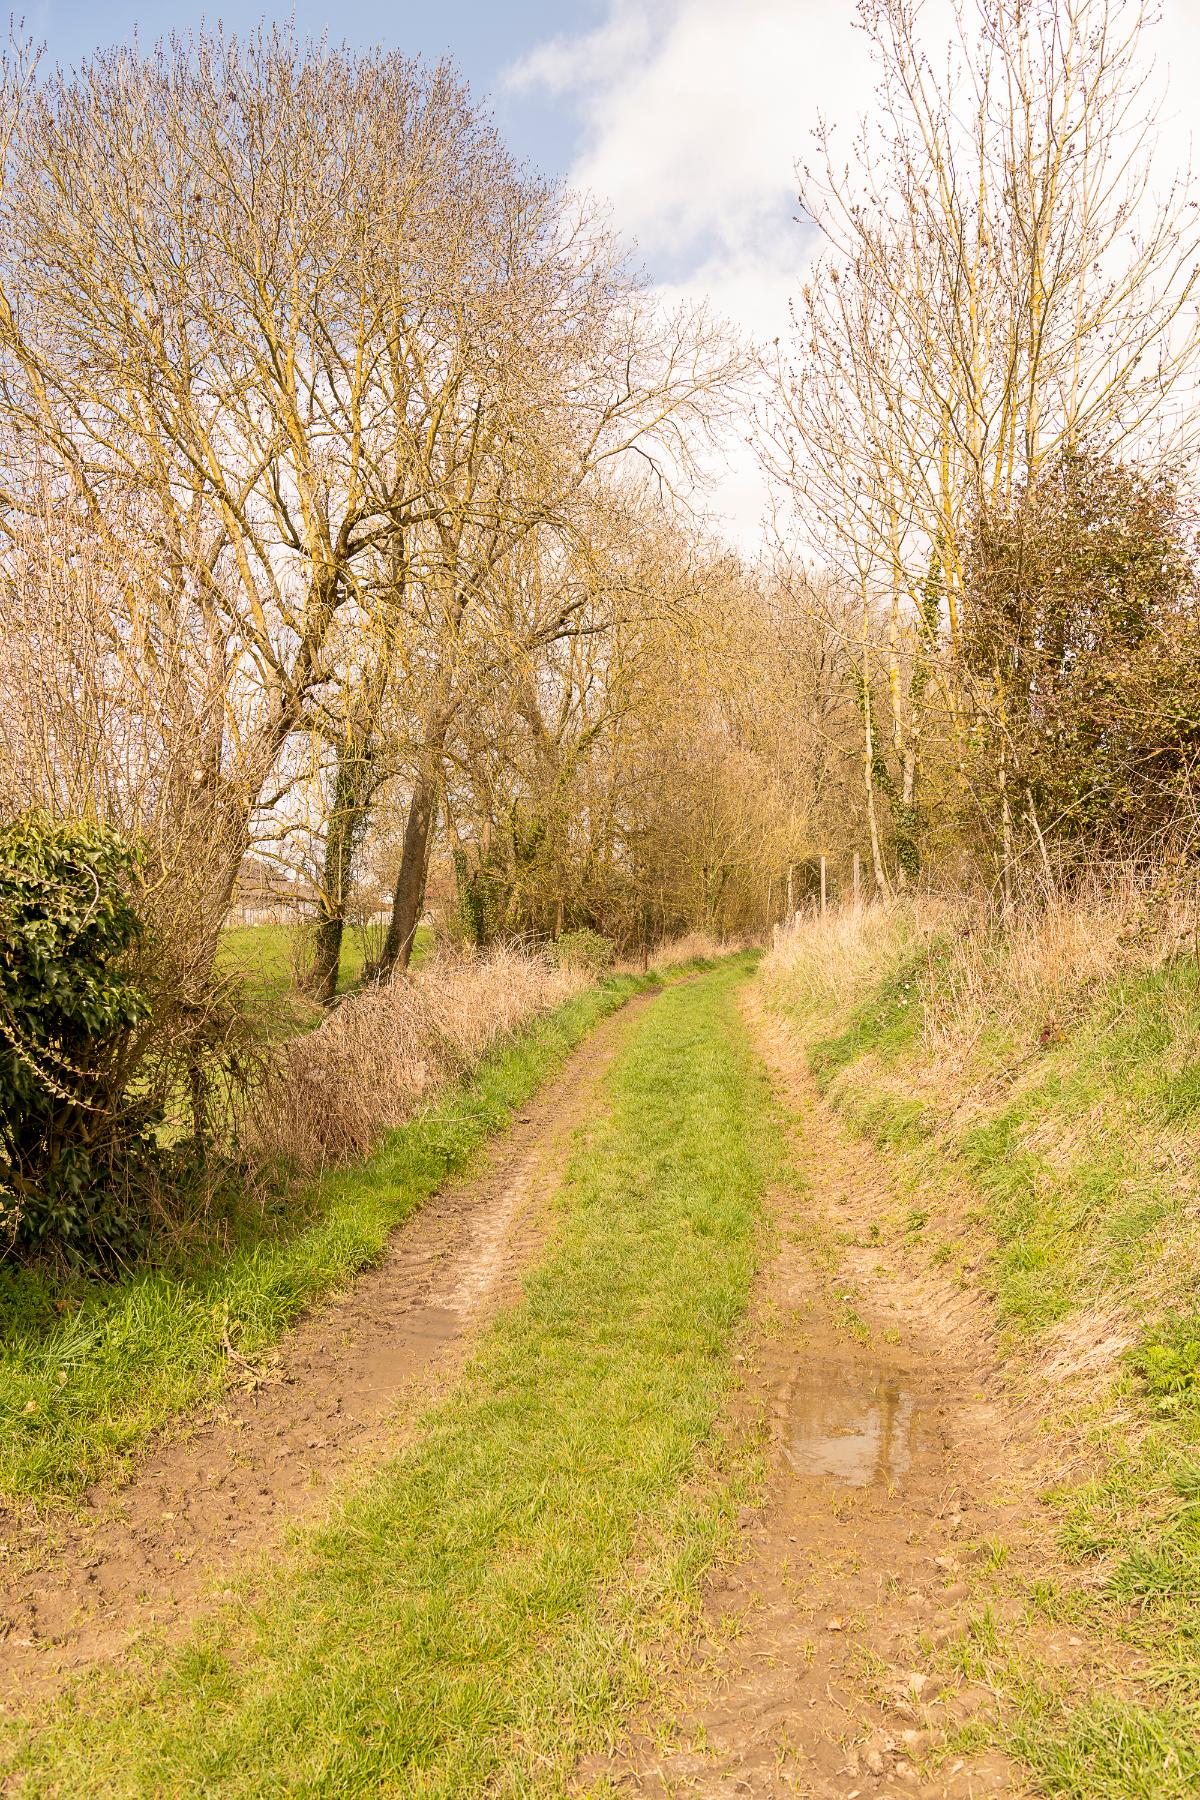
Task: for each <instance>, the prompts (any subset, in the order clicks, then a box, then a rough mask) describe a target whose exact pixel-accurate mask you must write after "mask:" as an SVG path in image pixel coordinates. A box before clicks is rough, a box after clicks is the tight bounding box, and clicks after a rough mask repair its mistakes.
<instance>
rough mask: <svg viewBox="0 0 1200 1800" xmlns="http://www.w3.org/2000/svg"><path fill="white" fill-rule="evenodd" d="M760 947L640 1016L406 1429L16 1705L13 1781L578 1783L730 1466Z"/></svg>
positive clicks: (754, 1181) (625, 1702) (506, 1789)
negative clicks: (724, 1453) (206, 1610)
mask: <svg viewBox="0 0 1200 1800" xmlns="http://www.w3.org/2000/svg"><path fill="white" fill-rule="evenodd" d="M747 967H748V965H747V963H746V961H745V959H742V960H741V961H739V962H738V963H736V964H731V965H728V966H725V967H723V968H720V969H718V970H717V971H716V972H714V973H712V974H709V975H705V976H703V977H700V978H699V979H697V980H694V981H691V982H688V983H684V984H680V985H677V986H673V987H670V988H668V989H667V990H666V991H665V992H664V993H663V995H662V996H661V998H659V999H658V1000H657V1001H656V1003H655V1005H654V1006H653V1008H652V1009H651V1010H650V1011H649V1012H648V1013H647V1014H646V1015H644V1016H643V1017H642V1018H641V1019H639V1020H638V1021H637V1023H636V1025H635V1026H633V1027H631V1031H630V1036H629V1038H628V1040H627V1042H626V1045H625V1047H624V1049H623V1052H622V1053H621V1054H620V1055H619V1057H618V1060H617V1062H616V1064H615V1065H614V1067H613V1069H612V1071H611V1073H610V1076H609V1079H608V1081H607V1084H606V1087H607V1101H608V1109H607V1111H603V1112H601V1114H600V1115H599V1117H598V1118H597V1119H596V1121H595V1123H594V1125H593V1126H592V1127H591V1128H590V1130H589V1131H588V1132H587V1134H586V1136H585V1138H584V1141H583V1142H582V1143H581V1145H580V1146H579V1148H578V1150H577V1153H576V1154H575V1155H574V1157H573V1160H572V1162H571V1165H570V1168H569V1171H568V1173H567V1176H566V1180H565V1182H564V1186H563V1189H562V1192H561V1195H560V1199H559V1204H558V1221H557V1226H556V1229H555V1232H554V1234H553V1237H552V1240H551V1245H550V1248H549V1250H548V1251H547V1253H546V1255H545V1259H544V1261H543V1262H542V1264H541V1265H540V1266H539V1267H538V1268H537V1269H535V1270H534V1272H533V1273H532V1274H531V1275H530V1276H529V1278H528V1279H527V1282H526V1286H525V1291H524V1295H523V1297H522V1299H521V1300H520V1301H519V1302H518V1303H517V1304H515V1305H514V1306H513V1307H511V1308H510V1309H509V1310H508V1311H506V1312H505V1313H503V1314H501V1316H500V1318H499V1319H498V1320H497V1321H496V1323H495V1324H494V1325H493V1326H492V1328H491V1329H490V1331H489V1332H488V1333H487V1335H486V1337H485V1339H484V1340H483V1342H482V1344H481V1347H480V1349H479V1350H478V1353H477V1355H476V1356H475V1358H474V1360H473V1362H472V1363H471V1365H470V1366H469V1368H468V1369H467V1371H466V1372H465V1374H464V1377H463V1378H462V1380H461V1382H460V1384H459V1386H458V1387H457V1389H456V1390H455V1391H454V1393H453V1394H452V1395H451V1397H450V1398H449V1400H448V1401H447V1402H446V1403H445V1404H444V1405H443V1406H442V1407H441V1408H440V1409H438V1410H437V1411H435V1412H434V1413H433V1414H432V1416H431V1417H430V1418H429V1419H428V1420H427V1421H426V1424H425V1428H424V1431H423V1434H422V1435H421V1437H420V1438H419V1439H418V1440H417V1442H416V1443H415V1445H414V1446H413V1447H412V1449H411V1450H410V1451H409V1452H408V1453H407V1454H405V1455H404V1456H402V1457H401V1458H399V1459H398V1460H396V1461H395V1462H393V1463H391V1464H389V1465H387V1466H386V1467H384V1468H383V1469H381V1470H380V1471H379V1472H378V1473H377V1474H376V1475H375V1476H374V1477H373V1478H372V1479H371V1481H370V1482H369V1484H368V1485H367V1486H366V1487H365V1488H364V1489H362V1490H361V1491H359V1492H358V1493H356V1494H355V1495H353V1496H352V1497H350V1498H349V1499H347V1500H346V1501H345V1503H344V1504H343V1505H342V1507H341V1508H340V1510H339V1511H338V1512H337V1513H336V1514H335V1516H334V1517H333V1519H332V1520H331V1522H330V1523H329V1524H328V1526H327V1527H326V1528H325V1529H323V1530H322V1531H321V1532H320V1533H319V1534H318V1535H316V1536H315V1537H311V1538H308V1539H305V1540H303V1541H302V1542H301V1543H300V1545H299V1546H298V1548H297V1549H296V1551H295V1555H294V1561H293V1564H292V1566H290V1567H288V1568H286V1569H285V1570H284V1571H282V1572H276V1573H274V1574H270V1575H268V1576H266V1577H265V1578H264V1585H263V1586H262V1588H261V1589H260V1590H259V1591H258V1592H257V1593H252V1592H251V1593H247V1594H245V1595H244V1596H243V1602H244V1603H243V1606H242V1607H240V1608H239V1607H233V1606H231V1607H225V1608H222V1609H221V1614H220V1617H219V1618H218V1619H217V1620H214V1621H213V1622H211V1623H209V1624H208V1625H206V1626H205V1628H204V1629H203V1630H201V1631H200V1632H199V1633H198V1634H197V1635H196V1636H195V1637H194V1638H193V1639H192V1641H191V1642H189V1643H188V1644H187V1645H186V1647H185V1648H184V1649H183V1650H182V1651H180V1652H178V1653H176V1654H174V1655H172V1656H171V1657H170V1659H169V1660H167V1661H166V1662H165V1664H164V1663H163V1662H162V1660H161V1659H155V1658H153V1657H149V1658H147V1661H146V1666H145V1669H144V1671H143V1672H142V1673H140V1674H139V1673H129V1672H126V1673H124V1674H121V1673H119V1672H113V1673H110V1674H109V1675H107V1676H105V1677H102V1678H100V1679H99V1680H96V1681H93V1682H92V1683H91V1684H89V1685H87V1686H85V1687H84V1688H83V1690H82V1691H81V1692H80V1693H78V1694H77V1695H76V1696H73V1697H72V1698H70V1699H68V1700H66V1701H65V1702H61V1703H59V1704H58V1705H57V1706H55V1707H53V1708H52V1709H50V1710H49V1712H48V1713H47V1714H45V1715H43V1717H42V1718H41V1720H40V1721H39V1722H37V1723H36V1724H34V1725H29V1724H26V1725H24V1726H18V1727H17V1728H16V1730H15V1733H14V1739H13V1742H12V1745H11V1749H10V1752H9V1759H8V1770H9V1773H10V1775H11V1777H12V1778H13V1779H14V1780H15V1781H19V1782H23V1783H24V1784H25V1785H24V1789H23V1791H26V1792H29V1793H31V1794H42V1793H50V1792H53V1793H71V1794H81V1795H88V1794H104V1795H126V1794H138V1795H140V1794H148V1793H156V1792H161V1793H164V1794H167V1793H169V1794H222V1795H246V1796H251V1795H253V1796H260V1795H275V1794H278V1795H284V1794H286V1795H318V1794H322V1795H334V1794H336V1795H342V1794H379V1793H390V1794H403V1795H413V1796H417V1795H419V1796H423V1797H425V1800H433V1797H435V1796H437V1797H443V1800H451V1797H454V1800H462V1797H465V1796H467V1795H471V1794H482V1793H485V1792H486V1793H488V1794H490V1795H493V1796H508V1795H511V1796H517V1795H521V1796H532V1795H538V1794H545V1795H550V1794H556V1795H561V1794H564V1793H565V1792H566V1791H567V1784H568V1779H569V1775H570V1771H571V1769H572V1767H573V1765H574V1763H575V1760H576V1758H577V1756H578V1755H579V1753H580V1752H581V1751H584V1750H586V1749H587V1748H589V1747H594V1746H597V1745H599V1744H600V1743H602V1742H603V1741H605V1739H606V1735H607V1734H608V1733H609V1732H611V1731H612V1729H614V1727H615V1725H616V1724H617V1723H618V1722H619V1719H620V1717H621V1715H622V1714H623V1712H624V1711H625V1709H627V1708H628V1707H629V1706H630V1705H631V1704H632V1703H633V1702H634V1701H636V1700H637V1699H638V1698H639V1697H641V1696H644V1695H645V1694H646V1693H647V1692H648V1690H649V1689H650V1687H651V1685H652V1680H653V1668H654V1653H653V1650H652V1648H651V1646H652V1645H653V1643H654V1642H655V1641H657V1640H660V1639H661V1634H662V1633H663V1632H664V1631H666V1632H668V1633H669V1632H670V1631H671V1630H672V1628H673V1627H675V1626H676V1625H682V1624H686V1622H687V1621H689V1620H691V1619H693V1618H694V1617H695V1609H696V1605H697V1595H698V1587H699V1582H700V1578H701V1575H702V1573H703V1571H704V1570H705V1569H706V1567H707V1566H709V1564H710V1561H711V1558H712V1556H713V1554H714V1552H715V1550H716V1549H717V1548H718V1547H719V1546H720V1545H721V1544H722V1543H723V1542H725V1541H727V1540H728V1538H729V1536H730V1535H731V1532H732V1528H733V1520H734V1516H735V1508H736V1506H737V1504H738V1501H739V1498H740V1497H742V1494H743V1492H744V1490H743V1489H741V1488H740V1487H739V1481H738V1477H737V1470H738V1468H739V1467H740V1466H741V1465H740V1464H738V1463H737V1461H736V1459H732V1460H725V1461H720V1467H719V1470H716V1471H714V1470H713V1469H712V1468H711V1467H710V1465H711V1463H712V1459H713V1457H714V1454H718V1460H720V1458H719V1452H717V1450H716V1446H717V1445H718V1444H719V1442H720V1440H719V1437H716V1436H715V1434H716V1427H717V1422H718V1419H719V1415H720V1412H721V1407H722V1403H723V1400H724V1398H725V1396H726V1394H727V1391H728V1389H729V1386H730V1382H731V1379H732V1377H731V1361H732V1351H733V1347H734V1344H735V1342H736V1333H737V1328H738V1324H739V1321H740V1320H741V1318H742V1316H743V1313H744V1309H745V1307H746V1304H747V1299H748V1295H749V1291H750V1285H751V1280H752V1275H753V1269H754V1263H755V1254H756V1239H757V1215H758V1204H759V1197H760V1194H761V1192H762V1189H763V1186H764V1183H765V1180H766V1178H767V1175H768V1172H769V1167H768V1165H769V1163H770V1161H771V1159H772V1158H773V1157H774V1155H775V1138H774V1128H773V1116H772V1113H771V1110H770V1101H769V1095H768V1092H767V1089H766V1085H765V1082H764V1079H763V1077H762V1075H761V1072H760V1071H759V1070H758V1069H757V1068H756V1067H755V1065H754V1064H753V1062H752V1060H751V1057H750V1054H749V1051H748V1047H747V1045H746V1043H745V1042H744V1035H743V1027H742V1025H741V1021H740V1017H739V1015H738V1013H737V1011H736V1008H735V1005H734V990H735V988H736V985H737V983H738V982H739V980H741V979H742V978H743V977H744V975H745V973H746V970H747ZM706 1468H707V1469H708V1472H707V1474H706Z"/></svg>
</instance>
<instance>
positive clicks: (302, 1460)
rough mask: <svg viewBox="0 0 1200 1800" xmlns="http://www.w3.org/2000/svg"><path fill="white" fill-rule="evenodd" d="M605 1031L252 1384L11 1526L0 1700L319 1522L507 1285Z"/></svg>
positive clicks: (209, 1599) (170, 1624)
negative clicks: (69, 1505) (63, 1504)
mask: <svg viewBox="0 0 1200 1800" xmlns="http://www.w3.org/2000/svg"><path fill="white" fill-rule="evenodd" d="M650 998H651V996H647V995H643V996H639V997H637V998H635V999H634V1000H633V1001H631V1002H630V1003H629V1004H628V1005H627V1006H626V1007H625V1008H623V1009H622V1011H621V1012H620V1013H618V1014H616V1015H614V1016H613V1017H612V1018H610V1019H608V1020H606V1021H605V1022H604V1023H603V1024H601V1025H600V1026H599V1028H598V1029H597V1030H596V1031H595V1032H593V1034H592V1035H591V1037H590V1038H589V1039H588V1040H587V1042H586V1043H585V1044H584V1045H583V1046H581V1048H580V1049H578V1050H577V1051H576V1052H575V1053H574V1054H573V1056H572V1057H571V1058H570V1060H569V1061H568V1062H567V1064H566V1066H565V1068H564V1069H563V1070H562V1072H561V1073H560V1074H559V1075H558V1076H557V1077H556V1078H555V1079H554V1080H553V1081H552V1082H550V1083H549V1084H548V1085H547V1086H546V1087H545V1088H544V1089H543V1090H542V1091H541V1093H540V1094H539V1095H538V1096H537V1097H536V1099H535V1100H534V1101H533V1102H532V1103H530V1105H529V1106H528V1108H527V1110H526V1112H525V1113H524V1114H523V1115H522V1116H521V1117H520V1119H519V1120H518V1121H517V1123H516V1124H515V1125H514V1126H513V1127H512V1128H511V1129H510V1130H509V1131H508V1132H506V1133H505V1134H504V1135H503V1136H502V1137H500V1138H498V1139H497V1140H496V1141H495V1142H494V1143H493V1144H492V1145H491V1146H490V1147H489V1149H488V1150H487V1151H486V1152H485V1153H484V1156H483V1159H482V1166H478V1165H477V1167H476V1169H475V1170H474V1172H473V1173H471V1174H470V1175H469V1176H468V1177H466V1178H465V1179H462V1180H460V1181H458V1182H456V1183H455V1184H454V1185H452V1186H448V1187H447V1188H446V1189H444V1190H443V1191H442V1192H441V1193H439V1194H437V1195H435V1196H434V1197H433V1198H431V1199H430V1200H429V1201H427V1202H426V1203H425V1205H424V1206H423V1207H422V1208H421V1209H420V1210H419V1211H418V1212H417V1213H415V1214H414V1215H413V1217H412V1218H411V1219H409V1220H408V1221H406V1222H405V1224H403V1225H402V1226H400V1227H399V1228H398V1229H397V1231H396V1232H395V1233H394V1235H393V1238H392V1241H391V1244H390V1246H389V1248H388V1250H387V1252H386V1254H385V1256H384V1258H383V1260H382V1262H381V1263H380V1264H379V1265H378V1266H377V1267H375V1268H373V1269H371V1270H369V1271H367V1272H364V1273H363V1274H362V1275H360V1276H359V1277H358V1278H357V1279H356V1280H355V1282H354V1284H353V1286H352V1287H351V1288H350V1289H349V1291H348V1292H346V1293H345V1294H344V1295H343V1296H341V1297H340V1298H337V1299H335V1300H333V1301H332V1302H331V1303H329V1304H327V1305H324V1306H322V1307H321V1308H320V1309H319V1310H316V1311H314V1312H313V1313H312V1314H311V1315H310V1316H308V1317H307V1318H305V1319H303V1320H302V1321H301V1322H300V1323H299V1324H298V1325H297V1326H296V1327H295V1328H294V1329H293V1330H292V1331H290V1332H289V1333H288V1335H287V1336H286V1338H285V1339H284V1340H283V1342H282V1343H281V1344H280V1345H279V1347H278V1349H277V1351H276V1352H275V1354H274V1355H273V1356H272V1357H271V1358H270V1359H269V1360H268V1361H266V1362H265V1363H263V1364H262V1365H261V1366H258V1367H251V1366H250V1365H248V1364H244V1363H241V1362H240V1361H238V1362H231V1368H230V1386H229V1388H228V1390H227V1391H226V1393H225V1395H224V1396H223V1398H222V1400H221V1402H220V1404H219V1405H217V1406H216V1407H214V1408H213V1409H211V1410H210V1411H208V1412H206V1413H205V1414H202V1415H199V1416H196V1417H193V1418H191V1419H189V1420H187V1421H185V1422H183V1423H182V1424H181V1425H180V1426H178V1427H177V1428H176V1429H175V1430H174V1431H173V1432H172V1434H171V1436H170V1437H169V1439H166V1440H164V1441H160V1442H159V1443H158V1444H157V1445H156V1446H155V1447H153V1448H151V1450H150V1451H149V1452H148V1453H147V1454H146V1455H145V1456H144V1458H143V1459H142V1460H141V1462H140V1464H139V1466H138V1467H137V1469H136V1470H135V1472H134V1475H133V1477H132V1479H130V1480H128V1481H127V1482H125V1483H123V1484H120V1485H100V1486H97V1487H95V1488H93V1489H92V1490H91V1491H90V1492H89V1493H88V1494H87V1495H86V1497H85V1500H84V1502H83V1504H82V1505H81V1506H80V1507H79V1508H78V1509H76V1510H71V1511H63V1512H60V1513H58V1514H56V1515H54V1516H53V1517H51V1518H50V1519H48V1520H37V1521H33V1520H30V1519H28V1518H27V1519H23V1520H12V1521H10V1525H11V1529H10V1530H9V1531H8V1532H7V1533H6V1535H5V1539H4V1540H3V1541H0V1564H2V1565H3V1569H4V1581H3V1592H2V1595H0V1694H2V1695H3V1696H4V1697H5V1698H6V1699H7V1700H9V1701H10V1702H12V1701H19V1700H21V1699H22V1698H26V1697H29V1696H41V1695H45V1694H47V1693H50V1692H52V1691H53V1690H54V1689H55V1688H56V1687H57V1686H58V1685H59V1684H60V1683H61V1682H62V1681H63V1679H64V1678H66V1677H67V1676H69V1675H70V1674H71V1673H72V1672H73V1671H76V1670H80V1669H83V1668H85V1667H87V1666H88V1665H89V1664H93V1663H96V1662H98V1661H101V1660H104V1659H106V1658H111V1657H114V1656H118V1655H120V1654H121V1653H122V1652H123V1651H124V1650H125V1649H126V1648H127V1647H128V1646H129V1645H130V1644H131V1643H132V1642H133V1641H134V1640H135V1639H136V1638H137V1637H138V1636H139V1635H140V1634H141V1633H143V1632H145V1631H146V1630H148V1629H154V1630H156V1631H160V1632H161V1631H163V1630H166V1631H168V1632H172V1631H175V1630H177V1629H179V1628H181V1627H182V1626H183V1625H184V1624H186V1622H187V1621H188V1620H189V1619H190V1618H191V1617H193V1616H194V1615H195V1614H196V1613H197V1611H199V1610H200V1609H201V1608H202V1607H204V1606H207V1605H211V1604H214V1603H215V1604H219V1603H221V1601H222V1600H225V1599H228V1598H230V1597H231V1596H230V1595H229V1594H228V1593H227V1592H225V1591H223V1590H222V1580H223V1579H224V1580H228V1579H229V1578H230V1577H232V1575H233V1573H234V1571H235V1570H237V1569H238V1568H239V1566H243V1565H245V1564H247V1563H248V1562H249V1560H250V1559H251V1558H259V1557H261V1556H262V1554H263V1552H264V1551H269V1550H270V1548H271V1546H272V1544H273V1543H277V1542H279V1541H280V1539H281V1537H282V1534H283V1532H284V1531H285V1530H286V1529H287V1528H288V1527H291V1526H293V1525H295V1524H297V1523H299V1522H302V1521H304V1520H305V1519H312V1518H313V1517H314V1516H315V1515H319V1514H320V1513H322V1512H323V1511H324V1510H325V1509H326V1508H327V1507H328V1505H329V1502H330V1499H331V1498H332V1494H333V1487H334V1484H335V1483H338V1482H341V1483H342V1484H343V1485H344V1484H345V1483H346V1482H347V1481H352V1480H353V1479H354V1478H355V1475H356V1473H357V1472H358V1471H361V1470H364V1469H366V1468H368V1467H369V1466H370V1465H371V1464H373V1463H375V1464H377V1463H378V1462H379V1460H380V1459H381V1458H383V1457H385V1456H387V1455H388V1454H390V1453H393V1452H395V1451H396V1450H397V1449H399V1448H400V1447H401V1445H402V1443H403V1441H404V1438H405V1434H406V1433H409V1434H411V1432H412V1430H413V1428H414V1424H415V1421H416V1420H417V1419H418V1418H419V1416H420V1414H421V1413H422V1412H423V1411H424V1409H425V1407H426V1406H427V1405H428V1404H429V1403H430V1401H431V1400H433V1399H434V1398H435V1397H436V1395H437V1394H438V1393H439V1392H440V1391H442V1390H443V1389H444V1387H445V1385H446V1384H447V1382H448V1381H449V1380H450V1379H452V1377H453V1374H454V1372H455V1370H456V1369H457V1368H459V1367H460V1366H461V1363H462V1361H463V1358H464V1356H465V1355H466V1353H467V1351H468V1350H469V1347H470V1344H471V1342H472V1341H473V1339H474V1337H475V1335H476V1334H477V1332H478V1329H479V1327H480V1326H481V1325H482V1324H483V1323H484V1322H485V1321H486V1320H487V1319H488V1318H489V1317H491V1316H492V1314H493V1313H494V1312H495V1310H496V1308H497V1307H498V1306H499V1305H500V1304H501V1303H502V1302H503V1301H504V1300H505V1299H506V1298H507V1297H509V1296H511V1295H512V1294H513V1293H514V1292H515V1290H516V1289H517V1287H518V1286H519V1282H520V1277H521V1273H522V1271H523V1270H524V1269H525V1268H526V1267H527V1265H528V1263H529V1261H530V1259H531V1257H532V1256H533V1255H534V1254H535V1252H536V1250H537V1248H538V1246H539V1244H540V1242H541V1240H542V1237H543V1235H544V1232H545V1229H546V1224H547V1216H548V1201H549V1199H550V1197H551V1195H552V1194H553V1192H554V1189H555V1187H556V1186H557V1183H558V1180H559V1178H560V1176H561V1172H562V1169H563V1166H564V1164H565V1161H566V1159H567V1157H568V1155H569V1151H570V1139H571V1136H572V1133H573V1132H574V1130H575V1128H576V1126H577V1125H578V1124H579V1123H580V1121H581V1120H582V1119H583V1118H584V1117H586V1116H587V1114H588V1113H589V1112H590V1111H591V1110H592V1109H593V1108H594V1106H595V1104H596V1086H597V1083H598V1081H599V1079H600V1078H601V1077H602V1075H603V1073H604V1071H605V1069H606V1068H607V1066H608V1064H609V1062H610V1061H611V1060H612V1057H613V1055H614V1054H615V1052H616V1049H617V1047H618V1044H619V1042H620V1040H621V1038H622V1036H623V1035H624V1033H625V1031H626V1029H627V1025H628V1021H629V1019H630V1016H631V1015H632V1014H634V1013H636V1012H637V1011H639V1010H640V1009H641V1008H642V1007H644V1006H645V1005H646V1004H648V1002H649V1000H650Z"/></svg>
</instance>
